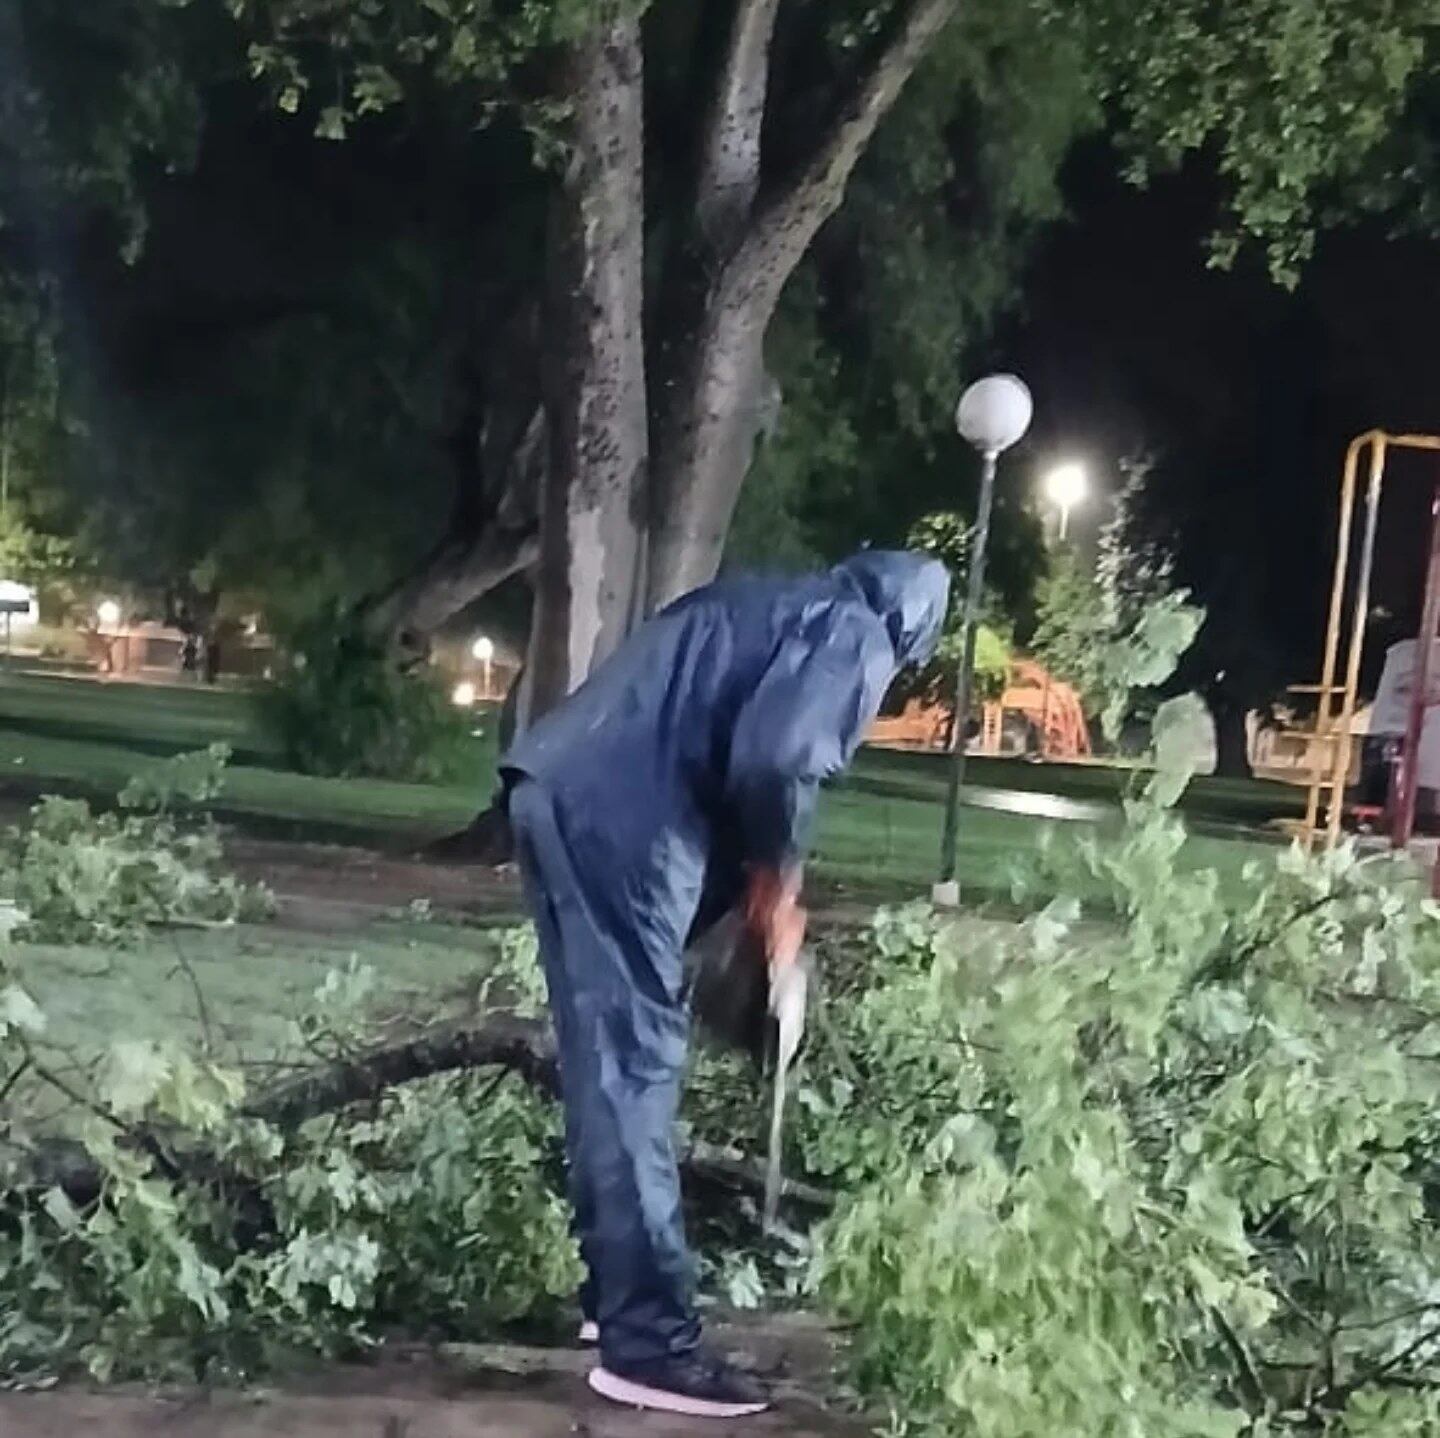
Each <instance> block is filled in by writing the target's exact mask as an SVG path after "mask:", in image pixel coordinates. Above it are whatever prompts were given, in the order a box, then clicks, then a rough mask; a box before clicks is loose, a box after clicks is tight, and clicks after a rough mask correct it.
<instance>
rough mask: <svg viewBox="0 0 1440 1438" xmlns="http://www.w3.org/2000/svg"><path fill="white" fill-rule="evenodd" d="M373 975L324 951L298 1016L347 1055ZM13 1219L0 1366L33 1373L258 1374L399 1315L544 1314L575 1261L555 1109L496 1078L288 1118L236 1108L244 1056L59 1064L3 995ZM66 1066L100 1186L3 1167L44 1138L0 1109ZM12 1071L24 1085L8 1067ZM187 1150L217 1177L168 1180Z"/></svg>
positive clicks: (24, 1099)
mask: <svg viewBox="0 0 1440 1438" xmlns="http://www.w3.org/2000/svg"><path fill="white" fill-rule="evenodd" d="M370 978H371V976H370V975H368V974H367V973H366V972H365V971H363V970H355V969H352V970H350V971H337V972H336V973H335V974H332V976H331V977H330V979H328V980H327V982H326V983H325V984H324V985H323V986H322V987H321V989H320V990H319V991H318V992H317V994H316V996H315V1001H314V1007H313V1009H312V1010H311V1012H309V1013H308V1014H307V1015H305V1017H304V1018H303V1019H302V1021H301V1022H300V1024H299V1025H298V1027H297V1033H296V1041H297V1044H300V1045H303V1046H304V1047H305V1048H307V1049H311V1050H312V1051H313V1050H316V1049H319V1050H320V1051H322V1052H323V1051H326V1050H327V1049H329V1048H331V1047H332V1046H334V1047H335V1048H336V1049H338V1050H343V1051H353V1049H354V1047H355V1046H357V1045H359V1044H361V1043H363V1042H364V1040H365V1036H366V1033H367V1031H368V1028H369V1026H370V1025H369V1021H368V1020H367V1018H366V1016H365V1010H364V1005H365V1003H366V1001H367V998H368V996H369V994H370ZM0 1066H3V1071H4V1072H5V1074H6V1076H7V1077H6V1083H7V1091H10V1092H11V1099H10V1106H9V1109H8V1111H7V1117H6V1123H7V1137H8V1138H9V1140H10V1145H9V1147H8V1148H7V1153H8V1154H9V1157H8V1158H7V1160H6V1162H7V1164H8V1166H9V1177H10V1178H11V1180H12V1185H11V1191H10V1203H9V1217H10V1221H9V1222H7V1224H6V1225H5V1228H4V1230H3V1233H0V1292H3V1293H4V1295H5V1302H4V1311H3V1314H0V1366H3V1368H4V1370H5V1371H6V1372H7V1374H8V1375H10V1376H11V1378H12V1379H15V1378H17V1377H18V1378H19V1379H20V1380H21V1381H25V1380H26V1379H27V1378H28V1379H39V1378H42V1377H49V1376H53V1375H55V1374H58V1373H63V1372H65V1371H68V1370H69V1369H71V1368H72V1367H74V1366H75V1365H76V1364H80V1365H83V1366H84V1367H85V1368H86V1369H88V1371H89V1372H91V1373H92V1374H94V1375H96V1376H98V1377H102V1378H108V1377H118V1376H122V1375H124V1374H129V1373H148V1374H171V1373H177V1374H178V1373H199V1374H201V1375H204V1376H209V1377H222V1376H224V1375H226V1374H230V1375H235V1374H243V1373H250V1372H255V1371H257V1370H258V1369H260V1368H262V1367H265V1366H268V1365H270V1364H272V1363H274V1362H275V1361H277V1360H279V1359H281V1358H282V1357H284V1356H286V1355H291V1354H295V1353H297V1352H306V1351H311V1352H324V1353H339V1352H345V1351H353V1350H355V1349H356V1348H357V1347H360V1346H363V1345H365V1344H367V1343H369V1342H371V1341H373V1340H374V1339H375V1338H376V1337H378V1336H379V1334H380V1333H381V1332H382V1330H383V1329H385V1328H387V1327H389V1326H390V1325H392V1324H393V1323H394V1321H395V1320H396V1318H397V1317H398V1316H401V1315H403V1317H404V1321H405V1322H406V1324H407V1326H409V1327H410V1328H411V1330H412V1331H414V1332H417V1333H418V1332H427V1331H428V1332H435V1333H443V1334H457V1333H464V1334H473V1333H474V1332H475V1331H477V1330H478V1331H487V1330H489V1331H493V1330H494V1329H495V1328H496V1327H497V1326H500V1325H503V1324H506V1323H509V1322H512V1321H514V1320H516V1319H518V1318H521V1317H535V1316H537V1315H541V1314H543V1313H544V1312H545V1311H546V1309H547V1307H549V1306H550V1305H551V1304H552V1303H553V1301H554V1299H556V1298H558V1297H560V1296H562V1295H569V1294H570V1293H572V1292H573V1288H574V1285H575V1283H576V1281H577V1276H578V1275H577V1270H576V1259H575V1254H574V1248H573V1244H572V1243H571V1242H570V1240H569V1236H568V1232H567V1223H568V1220H567V1215H566V1211H565V1207H564V1205H563V1203H562V1201H561V1200H560V1199H559V1197H558V1196H557V1195H556V1194H555V1192H554V1191H553V1189H552V1188H551V1187H550V1186H549V1183H548V1180H547V1176H546V1169H547V1163H546V1160H547V1159H548V1155H549V1153H550V1151H551V1150H552V1148H553V1146H554V1143H555V1141H556V1137H557V1130H556V1121H555V1118H554V1115H553V1114H552V1113H550V1112H549V1111H547V1109H546V1108H545V1107H544V1106H542V1104H541V1102H540V1101H539V1100H537V1099H535V1098H534V1097H533V1096H531V1095H530V1094H529V1093H528V1092H525V1091H523V1090H521V1089H518V1088H517V1087H516V1085H515V1081H514V1080H511V1079H508V1078H506V1077H505V1076H504V1075H499V1076H497V1075H492V1074H484V1073H481V1074H477V1075H471V1076H462V1077H460V1078H458V1079H453V1080H452V1079H446V1080H440V1079H436V1080H427V1081H425V1082H423V1083H420V1084H416V1085H412V1086H410V1087H408V1088H403V1089H398V1090H394V1091H391V1092H389V1093H386V1094H385V1095H383V1096H382V1097H381V1098H380V1099H378V1100H377V1101H376V1102H375V1103H374V1104H373V1105H362V1106H358V1107H356V1108H354V1109H352V1110H347V1111H345V1112H343V1113H342V1114H341V1115H339V1116H338V1117H325V1118H317V1119H315V1120H313V1121H311V1122H309V1123H307V1124H305V1125H303V1126H302V1127H300V1128H298V1129H280V1128H276V1127H274V1126H272V1125H270V1124H268V1123H265V1122H262V1121H260V1120H258V1119H255V1118H252V1117H246V1115H245V1111H244V1104H245V1098H246V1084H245V1081H244V1079H243V1078H242V1076H241V1075H240V1074H238V1073H237V1072H234V1071H232V1070H230V1069H227V1068H224V1067H222V1066H220V1065H217V1064H216V1063H214V1062H213V1061H212V1060H210V1059H209V1058H208V1057H204V1056H198V1057H197V1056H194V1055H192V1054H190V1053H187V1052H186V1051H185V1050H183V1049H182V1048H180V1047H179V1046H178V1045H165V1044H156V1043H135V1042H126V1041H123V1040H122V1041H119V1042H117V1043H116V1044H115V1045H114V1046H113V1048H112V1050H111V1051H110V1053H109V1055H108V1057H107V1058H106V1060H105V1061H104V1062H103V1064H101V1065H100V1067H99V1069H98V1070H97V1071H96V1072H95V1073H93V1074H92V1075H90V1076H89V1079H88V1084H87V1085H86V1088H85V1089H84V1090H83V1091H81V1092H79V1093H77V1088H78V1087H79V1086H80V1084H81V1083H82V1082H84V1081H83V1080H74V1079H64V1080H60V1079H58V1073H59V1064H57V1063H56V1062H55V1060H54V1059H53V1058H52V1056H51V1054H50V1053H49V1051H48V1050H47V1047H46V1044H45V1039H44V1015H43V1013H41V1011H40V1010H39V1009H38V1008H37V1007H36V1006H35V1005H34V1004H33V1002H31V1001H30V1000H29V998H28V996H27V995H26V993H25V990H24V988H23V986H22V985H21V984H20V983H19V982H18V981H16V982H11V984H10V986H9V987H8V988H7V989H5V990H4V993H3V996H0ZM57 1082H59V1083H62V1084H63V1086H64V1089H65V1092H66V1094H67V1095H68V1096H70V1097H80V1098H82V1099H84V1104H85V1106H84V1109H83V1110H78V1111H74V1119H73V1128H74V1133H75V1136H76V1138H77V1139H78V1140H79V1142H80V1144H81V1145H82V1147H83V1152H84V1153H85V1155H86V1156H87V1158H88V1159H89V1160H90V1162H91V1163H92V1164H93V1165H95V1167H96V1169H97V1171H98V1173H99V1176H100V1186H99V1190H98V1192H97V1193H96V1194H95V1195H94V1197H93V1199H90V1200H88V1201H85V1202H83V1203H80V1202H76V1201H73V1200H72V1199H71V1198H70V1197H69V1196H67V1193H66V1192H65V1191H64V1190H62V1189H61V1188H59V1187H52V1188H48V1189H40V1190H37V1189H35V1188H33V1187H30V1186H28V1185H25V1186H16V1184H17V1182H20V1181H23V1180H26V1179H27V1177H28V1175H29V1174H30V1173H31V1172H33V1167H32V1166H31V1165H32V1160H31V1158H30V1155H31V1152H32V1150H33V1149H35V1148H36V1147H37V1146H39V1147H40V1148H42V1149H43V1144H44V1142H45V1141H46V1140H45V1138H44V1136H43V1135H42V1134H40V1133H39V1132H38V1131H33V1130H32V1129H30V1128H29V1127H28V1126H27V1125H26V1124H25V1123H23V1122H22V1121H20V1120H19V1119H17V1118H16V1115H17V1114H23V1113H24V1112H25V1111H26V1107H27V1105H28V1104H31V1103H33V1101H34V1096H35V1093H36V1092H37V1091H41V1090H44V1089H46V1088H47V1087H50V1088H53V1087H54V1086H55V1084H56V1083H57ZM17 1086H18V1087H17ZM197 1148H198V1149H200V1150H202V1151H203V1153H204V1155H205V1162H206V1164H207V1165H208V1171H211V1172H213V1173H215V1174H216V1181H215V1182H214V1183H213V1184H197V1183H195V1182H193V1181H190V1182H188V1183H183V1184H182V1183H180V1182H177V1181H176V1179H175V1172H176V1169H177V1166H178V1164H179V1163H180V1161H181V1160H183V1159H184V1157H185V1155H186V1154H187V1153H193V1152H194V1151H195V1150H196V1149H197Z"/></svg>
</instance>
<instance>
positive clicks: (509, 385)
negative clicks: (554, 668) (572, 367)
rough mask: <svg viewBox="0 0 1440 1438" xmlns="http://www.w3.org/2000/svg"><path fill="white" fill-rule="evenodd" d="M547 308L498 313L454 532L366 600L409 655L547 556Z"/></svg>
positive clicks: (372, 624) (383, 630)
mask: <svg viewBox="0 0 1440 1438" xmlns="http://www.w3.org/2000/svg"><path fill="white" fill-rule="evenodd" d="M539 328H540V326H539V316H538V314H537V313H536V307H535V305H534V304H533V303H529V302H526V301H523V300H522V301H521V302H520V303H519V304H518V305H516V306H515V307H514V309H513V311H512V312H511V313H510V314H509V315H508V317H496V318H495V319H494V322H493V334H492V336H491V338H490V339H489V341H488V343H486V344H485V345H484V347H483V350H482V353H481V354H480V355H479V356H478V357H477V373H476V375H475V377H474V379H473V381H472V384H473V394H472V398H471V401H470V403H469V404H468V405H467V407H466V410H465V413H464V414H463V415H462V416H461V417H460V419H459V421H458V423H457V424H456V426H455V432H454V434H453V435H452V436H451V438H450V440H449V442H448V446H447V447H448V448H449V450H450V452H451V454H452V456H453V465H454V470H455V475H456V483H455V501H454V504H453V506H452V509H451V514H450V519H449V523H448V525H447V528H446V532H445V534H444V535H443V536H442V537H441V539H440V540H439V541H438V542H437V543H436V545H435V546H434V548H433V549H431V550H430V551H429V552H428V553H427V554H425V555H424V557H423V558H422V559H421V560H420V561H419V563H417V564H416V565H415V567H414V568H413V569H412V570H411V571H410V572H409V573H408V574H406V575H404V576H402V577H401V578H400V579H399V580H398V581H397V582H396V583H395V584H394V585H393V586H392V587H391V588H390V589H388V590H385V591H384V592H382V593H380V594H378V595H374V596H372V597H370V598H369V599H366V600H364V601H362V603H361V605H360V612H361V614H362V615H363V617H364V620H365V623H366V624H367V626H368V627H369V628H370V630H371V632H372V633H375V634H377V635H380V636H381V637H383V638H384V639H386V640H387V641H389V642H390V643H391V645H392V646H393V647H394V648H396V649H397V650H398V651H399V652H400V653H402V654H412V655H414V654H423V653H424V652H425V651H426V650H427V648H428V644H429V640H430V636H431V635H433V634H434V633H435V631H436V630H437V629H439V628H440V626H441V625H443V624H444V623H445V622H446V620H448V619H450V618H451V617H452V616H454V615H455V614H458V613H459V612H460V611H461V610H462V609H464V608H466V607H467V606H468V605H470V604H473V603H474V602H475V601H476V600H477V599H480V598H482V597H483V596H484V595H486V594H488V593H489V592H490V590H492V589H494V588H496V587H497V586H498V585H500V584H502V583H504V581H505V580H507V579H509V578H510V577H511V576H512V575H515V574H518V573H520V572H522V571H523V570H526V569H529V568H530V567H531V566H532V565H533V564H534V563H535V561H536V559H537V557H538V555H539V510H540V492H541V487H542V484H543V479H544V470H545V465H546V463H547V460H548V456H547V453H546V444H547V434H546V426H545V412H544V409H543V407H542V405H541V395H540V376H539V364H538V346H539Z"/></svg>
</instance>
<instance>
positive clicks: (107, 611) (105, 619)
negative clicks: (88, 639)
mask: <svg viewBox="0 0 1440 1438" xmlns="http://www.w3.org/2000/svg"><path fill="white" fill-rule="evenodd" d="M95 617H96V618H97V619H98V620H99V621H100V627H101V628H102V629H114V628H115V627H116V626H117V625H118V624H119V623H120V606H119V605H118V604H117V603H116V602H115V601H114V600H113V599H102V600H101V601H100V603H99V604H98V605H97V606H96V608H95Z"/></svg>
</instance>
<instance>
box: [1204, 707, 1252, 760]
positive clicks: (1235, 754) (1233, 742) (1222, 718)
mask: <svg viewBox="0 0 1440 1438" xmlns="http://www.w3.org/2000/svg"><path fill="white" fill-rule="evenodd" d="M1211 712H1212V714H1213V715H1214V718H1215V772H1216V773H1217V774H1222V775H1224V776H1225V777H1227V778H1234V779H1248V778H1249V777H1250V755H1249V752H1248V747H1247V745H1246V742H1245V740H1246V735H1245V714H1246V706H1245V705H1244V704H1239V703H1236V702H1235V701H1234V700H1222V701H1216V700H1213V699H1212V701H1211Z"/></svg>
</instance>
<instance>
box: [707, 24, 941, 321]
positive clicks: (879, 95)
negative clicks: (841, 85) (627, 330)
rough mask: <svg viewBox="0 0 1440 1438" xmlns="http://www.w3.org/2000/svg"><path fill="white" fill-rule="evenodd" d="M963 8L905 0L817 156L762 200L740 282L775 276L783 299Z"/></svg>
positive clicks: (747, 244)
mask: <svg viewBox="0 0 1440 1438" xmlns="http://www.w3.org/2000/svg"><path fill="white" fill-rule="evenodd" d="M959 7H960V0H900V3H899V4H897V5H896V7H895V9H894V11H893V12H892V14H891V16H890V18H889V21H888V24H887V25H886V27H885V29H884V31H883V32H882V34H881V37H880V39H879V40H878V41H877V43H876V46H875V48H874V51H873V52H872V54H871V57H870V59H869V61H868V63H866V64H865V65H864V66H862V68H861V69H860V71H859V73H858V74H857V75H856V77H855V80H854V83H853V84H852V86H851V88H850V91H849V93H848V95H847V96H846V98H845V100H844V101H843V102H842V104H841V105H840V107H839V111H838V113H837V115H836V118H835V120H834V123H833V124H832V125H831V127H830V128H829V130H828V131H827V132H826V133H825V135H824V136H823V138H822V139H821V140H820V143H819V144H818V145H817V146H816V149H815V152H814V154H813V155H812V156H811V157H810V159H809V160H808V161H806V162H805V163H804V164H803V165H801V167H800V168H799V169H798V171H797V172H796V173H795V174H794V175H793V176H792V177H791V179H790V180H789V181H788V183H786V184H784V185H782V186H780V187H779V188H778V189H777V190H776V191H775V192H774V193H773V194H771V195H770V196H768V197H767V198H766V199H764V200H763V201H762V203H761V208H760V211H759V213H758V215H757V216H756V220H755V224H754V226H753V228H752V230H751V232H750V235H749V236H748V238H747V240H746V242H745V245H744V247H743V248H742V251H741V253H740V254H739V255H738V256H737V258H736V267H737V270H738V271H739V273H738V274H737V279H739V280H741V281H742V282H743V283H747V284H748V283H755V282H757V281H758V282H764V280H765V279H766V278H767V277H768V279H769V280H770V282H771V283H772V284H775V293H776V295H777V296H778V294H779V288H780V286H783V284H784V281H785V279H786V278H788V276H789V273H790V271H791V270H792V269H793V268H794V267H795V265H796V264H797V263H799V260H800V257H801V256H802V255H803V254H804V253H805V251H806V250H807V249H808V248H809V246H810V242H811V240H813V239H814V238H815V234H816V232H817V231H818V230H819V228H820V226H821V225H823V224H824V223H825V221H826V220H828V219H829V218H830V216H831V215H833V214H834V213H835V211H836V209H837V208H838V207H839V205H840V201H841V200H842V199H843V198H844V194H845V186H846V184H847V183H848V181H849V179H850V175H851V173H852V172H853V171H854V169H855V165H856V163H857V162H858V161H859V159H860V156H861V155H862V154H864V152H865V147H866V146H867V145H868V144H869V143H870V139H871V137H872V136H873V135H874V133H875V129H876V127H877V126H878V125H879V123H880V121H881V120H882V119H884V117H885V115H886V114H887V113H888V111H889V110H890V107H891V106H892V105H893V104H894V103H895V101H896V99H897V98H898V96H899V94H900V91H901V90H902V89H903V88H904V86H905V82H906V81H907V80H908V79H909V78H910V76H911V75H912V74H913V73H914V70H915V67H916V66H917V65H918V64H919V63H920V61H921V59H922V57H923V56H924V54H925V52H926V51H927V50H928V49H929V48H930V45H931V43H932V42H933V41H934V40H935V38H936V36H938V35H939V33H940V32H941V30H943V29H944V28H945V26H946V25H947V24H948V23H949V22H950V20H951V19H952V18H953V17H954V15H955V13H956V11H957V10H958V9H959ZM782 272H783V273H782ZM777 281H778V282H777Z"/></svg>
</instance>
